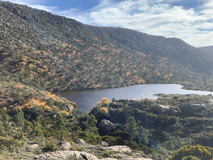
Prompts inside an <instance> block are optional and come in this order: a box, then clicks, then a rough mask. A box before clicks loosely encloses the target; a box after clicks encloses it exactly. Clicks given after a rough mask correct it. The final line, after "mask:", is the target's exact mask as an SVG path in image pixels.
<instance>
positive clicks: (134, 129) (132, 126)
mask: <svg viewBox="0 0 213 160" xmlns="http://www.w3.org/2000/svg"><path fill="white" fill-rule="evenodd" d="M126 131H127V132H128V133H129V134H130V136H131V139H132V140H133V139H134V138H138V139H139V140H140V141H142V142H144V143H145V144H148V141H149V140H148V137H147V134H146V130H145V129H144V128H143V126H138V125H137V123H136V121H135V119H134V117H132V116H131V117H128V119H127V122H126Z"/></svg>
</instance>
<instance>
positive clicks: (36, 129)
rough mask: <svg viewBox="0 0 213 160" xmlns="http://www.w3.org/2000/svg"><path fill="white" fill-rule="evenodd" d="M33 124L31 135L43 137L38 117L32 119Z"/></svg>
mask: <svg viewBox="0 0 213 160" xmlns="http://www.w3.org/2000/svg"><path fill="white" fill-rule="evenodd" d="M32 124H33V130H32V135H34V136H39V137H43V136H44V134H43V131H42V128H43V127H42V125H41V123H40V120H39V119H38V118H36V120H33V121H32Z"/></svg>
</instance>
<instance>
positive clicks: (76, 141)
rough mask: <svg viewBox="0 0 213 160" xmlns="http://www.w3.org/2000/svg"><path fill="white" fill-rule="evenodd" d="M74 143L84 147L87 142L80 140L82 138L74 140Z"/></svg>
mask: <svg viewBox="0 0 213 160" xmlns="http://www.w3.org/2000/svg"><path fill="white" fill-rule="evenodd" d="M72 141H73V142H75V143H77V144H82V145H84V144H85V141H84V140H83V139H80V138H73V139H72Z"/></svg>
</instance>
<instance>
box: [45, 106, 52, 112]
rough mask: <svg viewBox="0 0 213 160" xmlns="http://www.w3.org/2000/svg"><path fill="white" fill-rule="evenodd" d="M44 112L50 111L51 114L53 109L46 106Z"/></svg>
mask: <svg viewBox="0 0 213 160" xmlns="http://www.w3.org/2000/svg"><path fill="white" fill-rule="evenodd" d="M44 110H45V111H48V112H51V111H52V108H51V107H50V106H48V105H45V106H44Z"/></svg>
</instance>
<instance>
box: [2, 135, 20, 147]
mask: <svg viewBox="0 0 213 160" xmlns="http://www.w3.org/2000/svg"><path fill="white" fill-rule="evenodd" d="M19 145H20V143H19V142H18V141H17V140H15V139H13V138H6V137H2V136H0V149H2V150H3V149H7V148H9V147H11V146H19Z"/></svg>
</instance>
